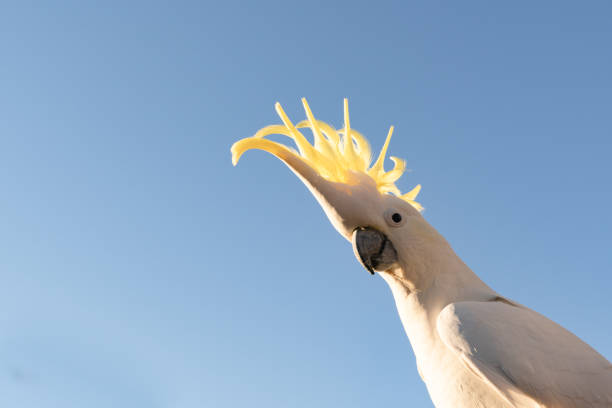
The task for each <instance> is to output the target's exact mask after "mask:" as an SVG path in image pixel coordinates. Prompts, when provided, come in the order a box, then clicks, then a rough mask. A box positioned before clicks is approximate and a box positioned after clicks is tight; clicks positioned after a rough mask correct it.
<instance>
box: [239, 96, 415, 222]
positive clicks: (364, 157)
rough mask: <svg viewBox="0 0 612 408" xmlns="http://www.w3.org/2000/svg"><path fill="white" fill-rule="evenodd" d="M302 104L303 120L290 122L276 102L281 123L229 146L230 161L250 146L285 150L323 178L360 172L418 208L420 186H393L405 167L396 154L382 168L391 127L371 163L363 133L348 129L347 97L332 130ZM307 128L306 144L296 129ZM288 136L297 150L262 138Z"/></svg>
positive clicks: (347, 178) (346, 179) (342, 179)
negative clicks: (309, 133)
mask: <svg viewBox="0 0 612 408" xmlns="http://www.w3.org/2000/svg"><path fill="white" fill-rule="evenodd" d="M302 104H303V105H304V110H305V111H306V118H307V119H306V120H303V121H301V122H299V123H298V124H297V125H294V124H293V123H291V121H290V120H289V117H287V115H286V114H285V111H284V110H283V108H282V107H281V105H280V103H278V102H277V103H276V105H275V108H276V112H277V113H278V116H280V118H281V120H282V121H283V124H282V125H271V126H266V127H264V128H263V129H260V130H259V131H258V132H257V133H255V135H254V136H252V137H247V138H244V139H242V140H239V141H238V142H236V143H234V144H233V145H232V163H233V164H234V166H235V165H236V164H237V163H238V160H239V159H240V156H242V154H243V153H244V152H246V151H247V150H250V149H260V150H265V151H267V152H268V153H271V154H273V155H275V156H277V154H276V152H278V151H279V150H285V151H288V152H291V154H294V155H296V156H297V157H299V158H301V159H302V160H303V161H304V162H305V163H306V164H308V165H309V166H310V167H311V168H312V169H314V170H315V171H316V172H317V173H319V175H321V177H323V178H325V179H326V180H329V181H333V182H339V183H350V180H351V173H352V172H360V173H364V174H367V175H368V176H369V177H371V178H372V180H374V182H375V183H376V188H377V189H378V191H379V192H380V193H382V194H386V193H392V194H393V195H396V196H398V197H400V198H402V199H403V200H405V201H407V202H408V203H410V204H411V205H412V206H413V207H414V208H416V209H417V210H419V211H421V210H423V207H422V206H421V205H420V204H419V203H417V202H416V201H414V200H415V198H416V196H417V195H418V194H419V191H420V190H421V185H420V184H419V185H417V186H416V187H415V188H413V189H412V190H411V191H409V192H408V193H406V194H404V195H402V194H401V193H400V191H399V189H398V188H397V186H396V185H395V182H396V181H397V180H398V179H399V178H400V177H401V175H402V174H403V173H404V171H405V169H406V162H404V161H403V160H402V159H398V158H397V157H393V156H391V157H390V159H391V161H393V164H394V166H393V169H392V170H389V171H385V169H384V167H383V162H384V161H385V155H386V153H387V148H388V146H389V141H390V140H391V135H392V134H393V126H391V128H390V129H389V133H388V134H387V139H386V140H385V144H384V145H383V148H382V149H381V151H380V154H379V155H378V159H376V162H374V165H372V166H371V167H370V163H371V162H372V151H371V149H370V144H369V143H368V141H367V139H366V138H365V137H363V135H362V134H361V133H359V132H357V131H355V130H353V129H351V125H350V121H349V112H348V100H347V99H344V128H342V129H338V130H336V129H334V128H333V127H332V126H331V125H329V124H327V123H325V122H322V121H320V120H317V119H315V117H314V115H313V114H312V111H311V110H310V107H309V106H308V102H306V99H305V98H302ZM301 128H310V130H311V131H312V134H313V136H314V144H310V142H309V141H308V139H306V137H305V136H304V135H303V134H302V133H301V132H300V131H299V130H298V129H301ZM274 134H277V135H284V136H288V137H290V138H291V139H293V141H294V142H295V144H296V146H297V148H298V150H297V151H296V150H294V149H292V148H290V147H288V146H285V145H283V144H281V143H277V142H274V141H272V140H268V139H264V137H265V136H268V135H274Z"/></svg>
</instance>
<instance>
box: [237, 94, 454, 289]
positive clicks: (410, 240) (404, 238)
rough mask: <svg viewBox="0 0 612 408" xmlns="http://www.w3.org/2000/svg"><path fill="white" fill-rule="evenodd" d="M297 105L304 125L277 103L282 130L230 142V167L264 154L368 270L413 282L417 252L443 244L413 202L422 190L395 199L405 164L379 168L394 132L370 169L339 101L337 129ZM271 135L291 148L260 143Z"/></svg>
mask: <svg viewBox="0 0 612 408" xmlns="http://www.w3.org/2000/svg"><path fill="white" fill-rule="evenodd" d="M302 103H303V105H304V109H305V111H306V117H307V119H306V120H304V121H302V122H299V123H297V124H295V125H294V124H293V123H292V122H291V121H290V120H289V118H288V117H287V115H286V114H285V112H284V111H283V109H282V107H281V106H280V104H278V103H277V104H276V111H277V113H278V115H279V116H280V118H281V120H282V122H283V124H282V125H272V126H267V127H265V128H263V129H261V130H259V131H258V132H257V133H256V134H255V135H254V136H252V137H248V138H245V139H242V140H240V141H238V142H236V143H234V145H233V146H232V149H231V150H232V162H233V164H234V165H236V164H237V163H238V160H239V159H240V157H241V155H242V154H243V153H244V152H245V151H247V150H250V149H260V150H265V151H267V152H269V153H271V154H273V155H274V156H276V157H278V158H279V159H280V160H282V161H283V162H284V163H285V164H286V165H287V166H288V167H289V168H290V169H291V170H292V171H293V172H294V173H295V174H296V175H297V176H298V177H299V178H300V179H301V180H302V181H303V182H304V184H305V185H306V186H307V187H308V189H309V190H310V192H311V193H312V194H313V195H314V196H315V198H316V199H317V201H318V202H319V204H320V205H321V207H322V208H323V210H324V211H325V213H326V214H327V217H328V218H329V220H330V221H331V223H332V224H333V226H334V227H335V228H336V230H337V231H338V232H339V233H340V234H341V235H342V236H344V237H345V238H346V239H347V240H349V241H351V242H352V244H353V249H354V252H355V255H356V256H357V259H358V260H359V261H360V262H361V263H362V265H363V266H364V267H365V268H366V269H367V270H368V271H370V272H371V273H374V271H378V272H392V273H394V274H395V275H399V276H397V277H398V278H404V279H407V280H410V281H413V280H415V279H417V278H418V275H419V273H418V272H417V270H418V269H421V268H419V265H418V264H415V263H422V262H424V261H423V259H424V258H423V256H422V255H423V254H422V253H421V252H423V251H424V250H425V251H426V250H427V248H428V247H430V246H431V244H435V243H436V242H439V243H445V242H446V241H445V240H444V238H442V237H441V236H440V235H439V234H438V233H437V232H436V230H435V229H434V228H433V227H431V226H430V225H429V224H428V223H427V222H426V221H425V220H424V218H423V217H422V216H421V214H420V212H421V211H422V209H423V207H422V206H421V205H420V204H419V203H418V202H416V201H415V199H416V196H417V195H418V193H419V191H420V189H421V186H420V185H417V186H416V187H415V188H413V189H412V190H411V191H410V192H408V193H406V194H401V193H400V191H399V189H398V188H397V186H396V185H395V182H396V181H397V179H398V178H399V177H400V176H401V175H402V173H403V172H404V170H405V162H404V161H403V160H401V159H398V158H396V157H391V160H392V161H393V163H394V167H393V169H392V170H389V171H385V170H384V167H383V162H384V160H385V155H386V152H387V148H388V146H389V141H390V139H391V134H392V133H393V127H391V128H390V129H389V133H388V135H387V139H386V141H385V144H384V145H383V148H382V150H381V152H380V154H379V156H378V158H377V159H376V161H375V162H374V164H372V165H371V161H372V158H371V150H370V146H369V143H368V141H367V140H366V139H365V138H364V137H363V136H362V135H361V134H360V133H358V132H357V131H355V130H353V129H352V128H351V126H350V121H349V113H348V102H347V100H346V99H345V100H344V128H342V129H338V130H336V129H334V128H333V127H332V126H330V125H329V124H327V123H325V122H322V121H319V120H316V119H315V118H314V116H313V114H312V112H311V110H310V108H309V106H308V103H307V102H306V100H305V99H302ZM302 128H309V129H310V130H311V132H312V134H313V137H314V143H313V144H311V143H310V142H309V141H308V140H307V139H306V137H305V136H304V135H303V134H302V133H301V132H300V130H299V129H302ZM272 134H280V135H284V136H288V137H290V138H291V139H293V141H294V142H295V144H296V146H297V150H294V149H292V148H289V147H287V146H285V145H283V144H281V143H277V142H275V141H272V140H269V139H265V136H268V135H272ZM417 254H420V255H419V256H416V255H417ZM413 283H416V282H413Z"/></svg>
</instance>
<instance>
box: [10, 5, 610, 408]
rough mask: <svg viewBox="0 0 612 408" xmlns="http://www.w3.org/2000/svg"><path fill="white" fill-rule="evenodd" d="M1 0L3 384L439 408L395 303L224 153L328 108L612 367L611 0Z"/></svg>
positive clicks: (102, 403)
mask: <svg viewBox="0 0 612 408" xmlns="http://www.w3.org/2000/svg"><path fill="white" fill-rule="evenodd" d="M329 3H330V2H300V3H293V4H291V3H287V2H280V1H279V2H267V1H258V2H250V4H244V3H242V2H229V1H226V2H214V3H212V2H211V3H207V2H164V3H162V2H149V1H147V2H144V1H143V2H114V3H111V2H107V3H105V4H102V3H100V2H83V1H72V2H63V1H58V2H29V1H15V2H4V3H3V5H2V6H0V27H1V31H2V35H0V52H1V54H0V58H1V63H0V109H1V110H0V112H1V114H0V141H1V144H0V187H1V191H2V193H1V194H0V276H1V278H2V281H1V284H0V402H1V405H3V406H13V407H26V408H27V407H56V406H62V407H84V406H87V407H109V406H124V407H180V408H182V407H186V408H187V407H219V408H222V407H246V406H249V407H251V406H252V407H266V408H272V407H314V406H316V407H334V408H338V407H351V408H355V407H380V406H386V405H393V406H406V407H430V406H431V402H430V401H429V397H428V396H427V393H426V390H425V386H424V384H423V383H422V382H421V380H420V379H419V377H418V374H417V371H416V366H415V361H414V356H413V354H412V350H411V348H410V344H409V342H408V340H407V338H406V337H405V335H404V333H403V329H402V327H401V324H400V321H399V318H398V317H397V314H396V311H395V306H394V303H393V300H392V297H391V294H390V292H389V290H388V289H387V287H386V286H385V284H384V282H383V281H382V279H380V277H378V276H374V277H371V276H370V275H369V274H368V273H367V272H366V271H365V270H363V269H362V268H361V267H360V266H359V264H358V263H357V261H356V260H355V259H354V256H353V254H352V250H351V248H350V245H349V244H348V243H347V242H346V241H344V239H342V238H341V237H340V236H339V235H338V234H337V233H336V232H335V231H334V230H333V228H332V227H331V225H330V224H329V222H328V221H327V219H326V218H325V216H324V214H323V213H322V211H321V210H320V209H319V207H318V205H317V204H316V202H315V200H314V199H313V198H312V197H310V195H309V193H308V192H307V191H306V189H305V188H304V187H303V186H302V185H301V184H300V183H299V182H298V180H297V179H295V177H294V176H293V174H291V173H290V172H289V171H288V170H287V169H286V168H285V167H284V165H282V163H280V162H279V161H277V160H276V159H274V158H273V157H272V156H269V155H267V154H266V153H263V152H249V153H247V154H246V155H245V156H244V158H243V160H242V161H241V162H240V164H239V166H238V167H236V168H233V167H232V165H231V162H230V151H229V149H230V145H231V144H232V143H233V142H234V141H236V140H238V139H239V138H242V137H245V136H249V135H251V134H252V133H253V132H254V131H256V130H257V129H259V128H260V127H262V126H264V125H267V124H272V123H277V122H278V119H277V117H276V115H275V113H274V109H273V104H274V102H276V101H280V102H281V103H282V104H283V106H284V107H285V109H286V111H287V112H288V114H289V115H290V116H291V117H292V118H294V119H295V120H298V119H302V118H303V117H304V115H303V112H302V111H301V107H300V97H303V96H305V97H307V98H308V99H309V101H310V104H311V106H312V108H313V111H314V112H315V114H316V115H317V116H318V117H319V118H321V119H323V120H326V121H329V122H331V123H333V124H335V125H337V126H340V125H341V124H342V98H343V97H348V98H349V100H350V106H351V122H352V125H353V127H354V128H356V129H357V130H360V131H361V132H363V133H364V134H365V135H366V136H367V137H368V138H369V139H370V141H371V142H372V145H373V147H374V148H375V149H376V150H377V149H379V148H380V145H381V144H382V142H383V139H384V136H385V135H386V131H387V129H388V126H389V125H391V124H393V125H395V126H396V131H395V134H394V139H393V140H392V143H391V147H390V153H391V154H393V155H396V156H399V157H403V158H405V159H406V160H407V161H408V166H409V167H410V168H411V169H413V171H412V172H411V173H409V174H406V175H405V176H404V177H403V178H402V179H401V181H400V188H401V189H402V190H406V189H408V188H409V187H412V186H413V185H415V184H416V183H421V184H422V185H423V191H422V195H421V202H422V203H423V204H424V205H425V207H426V208H427V210H426V212H425V216H426V218H427V219H428V220H429V221H430V222H431V223H432V224H433V225H434V226H435V227H436V228H438V229H439V231H440V232H441V233H442V234H443V235H445V236H446V238H447V239H448V240H449V241H450V242H451V244H452V245H453V247H454V248H455V250H456V251H457V252H458V254H459V255H460V256H461V257H462V258H463V259H464V260H465V261H466V263H467V264H468V265H470V266H471V267H472V269H473V270H474V271H475V272H476V273H477V274H479V275H480V276H481V277H482V278H483V279H484V280H485V281H486V282H487V283H488V284H490V285H491V286H492V287H493V288H494V289H496V290H497V291H499V292H500V293H502V294H503V295H505V296H508V297H510V298H512V299H515V300H517V301H519V302H521V303H524V304H526V305H528V306H530V307H532V308H534V309H536V310H538V311H540V312H541V313H544V314H545V315H547V316H549V317H551V318H552V319H554V320H556V321H557V322H559V323H561V324H562V325H564V326H565V327H567V328H569V329H570V330H572V331H574V332H575V333H577V334H578V335H579V336H580V337H581V338H583V339H584V340H586V341H587V342H588V343H590V344H591V345H593V346H594V347H595V348H596V349H598V350H599V351H600V352H601V353H602V354H603V355H605V356H606V357H607V358H608V359H610V358H612V344H611V343H610V339H611V338H612V318H611V315H610V310H612V297H611V296H610V295H609V294H610V290H611V288H612V278H611V276H612V254H611V251H610V248H611V244H612V239H611V232H612V215H611V212H610V203H611V202H612V193H611V191H610V190H611V189H610V179H611V176H612V161H611V160H610V157H611V154H612V141H611V140H612V139H611V137H612V119H611V118H612V115H611V113H610V107H611V106H612V101H611V96H610V95H612V76H611V74H610V73H611V72H612V56H611V52H610V44H611V43H612V24H610V16H611V15H612V6H611V5H610V4H611V3H610V2H608V1H600V2H598V1H591V2H563V1H548V2H547V1H542V2H532V1H517V2H510V3H507V4H503V5H502V4H500V3H498V4H497V5H493V4H492V3H491V2H488V1H472V2H460V3H459V2H451V1H447V2H439V1H429V2H399V1H398V2H394V3H391V2H386V1H378V2H374V3H372V2H368V3H365V2H344V3H343V4H341V3H340V2H336V3H334V5H331V4H329Z"/></svg>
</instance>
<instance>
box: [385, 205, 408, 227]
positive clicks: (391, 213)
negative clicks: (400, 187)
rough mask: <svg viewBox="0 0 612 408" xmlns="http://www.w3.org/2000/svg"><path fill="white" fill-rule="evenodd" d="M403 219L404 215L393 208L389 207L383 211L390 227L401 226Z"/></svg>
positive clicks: (404, 218) (404, 219)
mask: <svg viewBox="0 0 612 408" xmlns="http://www.w3.org/2000/svg"><path fill="white" fill-rule="evenodd" d="M405 221H406V217H404V216H403V215H402V213H401V212H400V211H398V210H396V209H395V208H390V209H388V210H387V211H385V222H386V223H387V225H389V226H390V227H394V228H397V227H401V226H402V225H404V222H405Z"/></svg>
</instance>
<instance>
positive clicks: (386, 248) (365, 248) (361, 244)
mask: <svg viewBox="0 0 612 408" xmlns="http://www.w3.org/2000/svg"><path fill="white" fill-rule="evenodd" d="M352 242H353V251H354V252H355V256H356V257H357V259H358V260H359V262H361V265H363V267H364V268H366V269H367V270H368V272H370V273H371V274H372V275H374V272H375V271H385V270H387V269H389V268H390V267H391V265H393V264H394V263H396V262H397V251H396V250H395V247H394V246H393V244H392V243H391V241H389V239H388V238H387V236H386V235H385V234H383V233H382V232H380V231H378V230H375V229H374V228H370V227H359V228H356V229H355V230H354V231H353V239H352Z"/></svg>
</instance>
